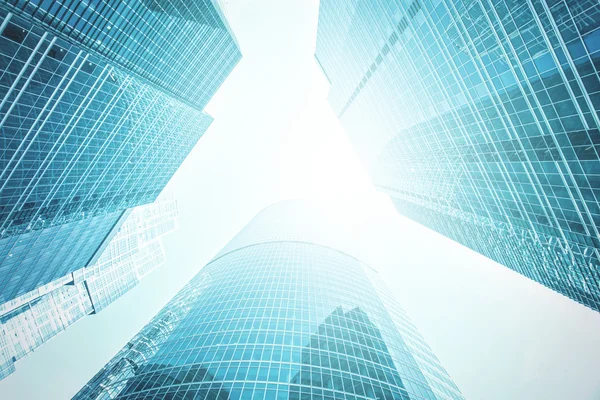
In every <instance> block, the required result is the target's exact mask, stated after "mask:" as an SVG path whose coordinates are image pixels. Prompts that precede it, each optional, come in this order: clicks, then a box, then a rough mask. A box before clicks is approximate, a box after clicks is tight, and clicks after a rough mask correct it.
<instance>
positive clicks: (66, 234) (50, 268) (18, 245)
mask: <svg viewBox="0 0 600 400" xmlns="http://www.w3.org/2000/svg"><path fill="white" fill-rule="evenodd" d="M122 216H123V212H122V211H117V212H114V213H111V214H107V215H102V216H98V217H93V218H86V219H82V220H79V221H73V222H70V223H67V224H62V225H57V226H52V227H49V228H46V229H40V230H35V231H30V232H27V233H23V234H21V235H17V236H10V237H7V238H2V239H0V303H4V302H6V301H9V300H11V299H14V298H15V297H17V296H20V295H22V294H25V293H27V292H30V291H32V290H34V289H36V288H38V287H40V286H42V285H45V284H47V283H49V282H52V281H53V280H55V279H58V278H62V277H63V276H65V275H67V274H69V273H71V272H73V271H75V270H78V269H80V268H83V267H85V266H86V265H88V263H90V262H92V261H93V259H94V257H95V256H96V255H97V254H98V252H99V250H101V249H102V246H103V245H106V244H107V242H108V240H109V239H110V238H111V234H113V233H114V231H115V230H116V229H118V226H119V225H120V224H121V223H122V222H123V218H122Z"/></svg>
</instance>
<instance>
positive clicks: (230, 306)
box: [74, 202, 463, 400]
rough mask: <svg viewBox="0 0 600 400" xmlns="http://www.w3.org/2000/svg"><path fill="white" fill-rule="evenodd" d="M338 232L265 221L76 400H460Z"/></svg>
mask: <svg viewBox="0 0 600 400" xmlns="http://www.w3.org/2000/svg"><path fill="white" fill-rule="evenodd" d="M335 229H336V228H335V227H332V226H331V225H329V224H328V223H327V222H326V216H324V215H321V214H319V213H317V212H315V211H313V210H311V209H310V208H309V207H308V206H306V205H304V204H302V203H296V202H283V203H279V204H276V205H273V206H271V207H269V208H267V209H265V210H263V211H262V212H261V213H259V214H258V215H257V216H256V217H255V218H254V219H253V220H252V222H250V224H249V225H248V226H247V227H246V228H244V229H243V230H242V231H241V232H240V233H239V234H238V235H237V236H236V237H235V238H234V239H233V240H232V241H231V242H230V243H229V244H228V245H227V246H226V247H225V248H224V249H223V250H222V251H221V252H220V253H219V254H218V255H217V256H216V257H215V258H214V259H213V260H212V261H211V262H209V263H208V264H207V265H206V266H205V267H204V268H203V269H202V270H201V271H200V273H199V274H198V275H196V277H195V278H193V279H192V280H191V281H190V283H189V284H188V285H186V286H185V287H184V288H183V289H182V290H181V291H180V292H179V293H178V294H177V295H176V296H175V297H174V298H173V300H171V302H169V303H168V304H167V305H166V306H165V307H164V308H163V309H162V310H161V311H160V312H159V313H158V314H157V316H156V317H155V318H154V319H152V320H151V321H150V323H149V324H148V325H147V326H146V327H144V328H143V329H142V330H141V331H140V333H139V334H138V335H136V336H135V337H134V338H133V339H132V340H131V341H130V342H129V343H128V344H127V345H126V346H125V347H124V348H123V349H122V350H121V351H120V352H119V353H118V354H117V355H116V356H115V357H114V358H113V359H112V360H111V361H109V363H108V364H107V365H106V366H105V367H104V368H102V369H101V370H100V372H98V373H97V374H96V376H95V377H94V378H92V379H91V380H90V382H88V384H87V385H85V386H84V388H83V389H82V390H81V391H80V392H79V393H78V394H77V395H76V396H75V397H74V399H86V400H91V399H94V400H99V399H120V400H125V399H150V398H199V399H231V400H238V399H300V398H302V399H356V400H358V399H367V398H370V399H373V398H380V399H384V398H385V399H406V400H408V399H413V400H414V399H463V396H462V395H461V394H460V392H459V390H458V389H457V387H456V385H455V384H454V383H453V382H452V380H451V379H450V377H449V376H448V374H447V373H446V371H445V370H444V368H443V367H442V366H441V364H440V362H439V361H438V360H437V358H436V357H435V355H434V354H433V353H432V352H431V349H430V348H429V347H428V346H427V344H426V343H425V342H424V340H423V338H422V337H421V335H420V334H419V333H418V331H417V329H416V328H415V326H414V325H413V324H412V323H411V321H410V320H409V318H408V317H407V316H406V315H405V314H404V312H403V311H402V309H401V308H400V307H399V305H398V304H397V303H396V301H395V300H394V299H393V297H392V296H390V293H389V291H387V289H386V288H385V287H384V286H383V284H382V283H381V281H380V280H379V278H378V277H377V273H376V272H375V271H374V270H373V269H371V268H370V267H368V266H366V265H365V264H363V263H362V262H360V261H358V260H357V259H356V258H354V257H352V256H350V255H348V254H347V253H344V252H342V251H340V250H338V249H336V248H332V247H329V245H330V244H332V243H334V242H335V241H336V240H337V239H339V236H338V235H336V233H335ZM332 239H333V240H332ZM323 243H325V244H323Z"/></svg>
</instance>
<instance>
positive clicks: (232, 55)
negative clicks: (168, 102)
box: [0, 0, 241, 110]
mask: <svg viewBox="0 0 600 400" xmlns="http://www.w3.org/2000/svg"><path fill="white" fill-rule="evenodd" d="M0 7H2V8H4V9H6V10H7V11H12V12H13V13H15V14H17V15H20V16H22V17H23V18H26V19H27V20H29V21H31V22H33V23H35V24H36V25H38V26H40V27H42V28H43V29H44V30H47V31H50V32H51V33H52V34H53V35H55V36H57V37H59V38H61V39H63V40H66V41H69V42H71V43H73V44H75V45H77V46H79V47H80V48H83V49H85V51H86V52H90V53H91V54H93V55H94V56H96V57H99V58H101V59H103V60H104V61H105V62H106V61H107V62H109V63H111V64H112V65H114V66H118V67H120V68H121V69H123V70H126V71H127V72H128V73H129V74H133V75H135V76H136V77H138V78H141V79H142V80H143V81H145V82H146V83H150V84H151V85H153V86H157V87H158V88H160V90H162V91H165V92H167V93H168V94H169V95H170V96H172V97H175V98H177V99H179V100H180V101H182V102H184V103H187V104H189V105H192V106H194V107H195V108H197V109H198V110H202V109H203V108H204V107H205V106H206V104H207V103H208V101H209V100H210V99H211V98H212V96H213V95H214V94H215V92H216V90H217V89H218V88H219V87H220V86H221V84H222V83H223V81H224V80H225V78H226V77H227V76H228V75H229V73H230V72H231V71H232V69H233V67H234V66H235V65H236V64H237V62H238V61H239V60H240V58H241V53H240V50H239V48H238V46H237V42H236V40H235V37H234V36H233V33H232V31H231V30H230V29H229V26H228V25H227V21H226V20H225V18H224V17H223V15H222V13H221V10H220V7H219V5H218V3H217V0H126V1H123V0H91V1H87V2H83V1H62V2H59V1H49V0H7V1H6V2H4V4H3V5H0Z"/></svg>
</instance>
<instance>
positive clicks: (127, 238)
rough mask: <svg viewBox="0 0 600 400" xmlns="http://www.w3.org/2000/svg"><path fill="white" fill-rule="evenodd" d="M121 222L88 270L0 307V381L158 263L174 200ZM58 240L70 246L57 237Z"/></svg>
mask: <svg viewBox="0 0 600 400" xmlns="http://www.w3.org/2000/svg"><path fill="white" fill-rule="evenodd" d="M125 217H127V218H126V220H125V222H124V223H123V224H122V225H121V227H120V228H119V229H118V232H113V233H114V236H113V237H112V238H111V240H110V243H108V245H106V246H105V248H104V249H103V251H102V254H101V255H99V256H97V257H95V261H94V262H93V263H92V264H91V265H89V266H87V267H86V268H81V269H78V270H76V271H73V272H72V273H70V274H68V275H64V276H62V277H60V278H58V279H54V280H53V281H52V282H50V283H48V284H46V285H43V286H41V287H39V288H37V289H36V290H34V291H31V292H28V293H25V294H23V295H20V296H19V297H17V298H15V299H14V300H13V301H10V302H6V303H3V304H0V379H3V378H4V377H6V376H8V375H9V374H10V373H12V372H14V369H15V367H14V362H15V361H16V360H18V359H20V358H22V357H24V356H25V355H26V354H28V353H29V352H31V351H33V350H34V349H35V348H37V347H39V346H41V345H42V344H43V343H45V342H46V341H48V340H49V339H51V338H52V337H54V336H55V335H57V334H59V333H60V332H62V331H63V330H65V329H66V328H67V327H68V326H70V325H71V324H73V323H74V322H76V321H77V320H79V319H81V318H83V317H85V316H86V315H89V314H91V313H92V312H93V313H98V312H100V311H102V310H103V309H104V308H105V307H107V306H108V305H110V304H111V303H113V302H114V301H115V300H117V299H118V298H120V297H121V296H122V295H123V294H125V293H127V292H128V291H129V290H131V289H132V288H133V287H135V286H136V285H137V284H138V283H139V282H140V280H141V279H143V278H144V276H146V275H147V274H148V273H150V272H152V271H153V270H154V269H156V268H157V267H158V266H160V265H161V264H163V263H164V261H165V255H164V251H163V248H162V244H161V238H162V236H164V235H165V234H168V233H170V232H172V231H173V230H175V229H176V228H177V226H178V223H177V203H176V201H175V200H174V199H173V198H172V197H164V198H161V199H159V200H158V201H157V202H155V203H153V204H149V205H145V206H142V207H138V208H136V209H134V210H133V211H132V212H131V213H129V214H127V215H125V216H124V217H123V219H125ZM91 220H93V218H92V219H91ZM84 221H89V220H84ZM63 226H64V225H62V226H60V227H59V228H62V227H63ZM52 230H53V228H49V229H45V230H41V231H35V232H34V233H38V232H51V231H52ZM113 231H117V229H113ZM92 232H96V230H92ZM79 234H82V232H79ZM59 241H62V243H69V245H72V243H73V242H72V241H69V240H65V239H64V238H63V239H62V240H61V238H60V236H59ZM59 253H60V251H59ZM66 265H70V264H69V263H67V264H66Z"/></svg>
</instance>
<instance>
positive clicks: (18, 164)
mask: <svg viewBox="0 0 600 400" xmlns="http://www.w3.org/2000/svg"><path fill="white" fill-rule="evenodd" d="M165 3H166V2H165ZM161 4H162V3H161V2H157V1H145V2H140V1H134V0H130V1H108V0H107V1H95V2H87V3H85V2H62V3H60V2H46V1H43V2H41V1H40V2H36V1H27V2H22V1H15V2H10V1H9V2H2V3H0V133H1V135H0V136H1V138H0V141H2V143H1V146H0V149H1V150H0V265H1V267H0V293H1V296H0V303H1V302H4V301H9V300H11V299H14V298H15V297H17V296H20V295H22V294H24V293H27V292H29V291H31V290H34V289H35V288H37V287H40V286H42V285H45V284H48V283H49V282H51V281H52V280H54V279H56V278H59V277H62V276H64V275H65V274H67V273H69V272H72V271H75V270H78V269H81V268H83V267H85V266H87V265H89V264H90V263H91V262H93V261H94V260H95V257H97V255H98V254H100V252H101V251H100V250H101V248H102V246H105V245H106V244H107V243H108V241H109V240H110V237H111V235H112V234H111V232H112V231H113V230H114V229H116V228H118V226H119V224H120V222H119V221H122V218H121V217H122V214H123V212H124V211H125V210H126V209H128V208H132V207H135V206H138V205H142V204H147V203H151V202H153V201H154V200H155V199H156V198H157V196H158V195H159V193H160V192H161V191H162V189H163V188H164V186H165V185H166V183H167V182H168V181H169V179H170V178H171V176H172V175H173V174H174V173H175V171H176V170H177V168H178V167H179V166H180V165H181V163H182V162H183V160H184V159H185V157H186V156H187V155H188V154H189V152H190V151H191V149H192V148H193V147H194V145H195V144H196V143H197V142H198V140H199V139H200V137H201V136H202V134H203V133H204V132H205V131H206V129H208V127H209V125H210V124H211V122H212V118H211V117H210V116H209V115H207V114H205V113H203V111H202V108H203V107H204V105H206V103H207V102H208V101H209V100H210V98H211V97H212V96H213V94H214V93H215V92H216V90H217V89H218V88H219V86H220V85H221V84H222V82H223V81H224V80H225V78H226V77H227V75H228V74H229V73H230V72H231V70H232V69H233V67H234V66H235V65H236V63H237V62H238V61H239V59H240V57H241V54H240V52H239V49H238V47H237V44H236V42H235V39H234V37H233V36H232V34H231V32H230V30H229V28H228V27H227V25H226V22H225V21H223V20H222V19H221V16H220V11H219V9H218V6H217V5H216V4H214V5H213V4H212V3H209V2H204V3H203V2H190V4H187V5H186V4H185V3H184V2H179V3H173V2H170V3H169V4H176V7H175V8H168V7H167V8H165V7H164V5H163V6H161ZM181 10H188V11H189V10H192V11H193V12H192V11H190V12H191V14H190V13H188V14H185V13H184V14H182V12H183V11H181ZM134 16H135V17H134ZM174 59H176V60H177V62H175V61H173V60H174ZM49 229H50V230H49ZM57 232H59V233H57ZM81 232H85V233H86V234H87V236H89V237H87V238H84V237H81ZM58 234H59V235H60V237H61V238H62V240H61V241H58V242H57V241H53V240H51V238H53V237H55V236H56V235H58ZM40 238H48V239H44V240H41V239H40ZM75 238H78V239H77V240H76V239H75ZM42 253H43V254H44V257H42V258H40V257H37V256H35V255H36V254H42Z"/></svg>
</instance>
